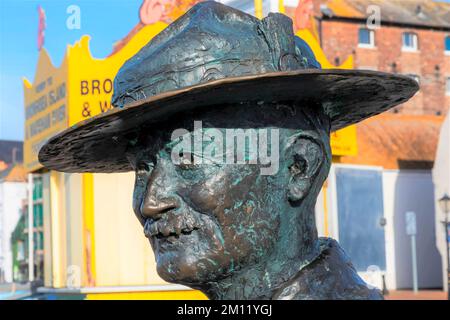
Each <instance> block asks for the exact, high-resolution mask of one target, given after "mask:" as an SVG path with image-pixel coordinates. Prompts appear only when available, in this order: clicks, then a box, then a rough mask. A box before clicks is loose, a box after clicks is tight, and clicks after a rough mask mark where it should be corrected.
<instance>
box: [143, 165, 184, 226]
mask: <svg viewBox="0 0 450 320" xmlns="http://www.w3.org/2000/svg"><path fill="white" fill-rule="evenodd" d="M165 172H166V170H164V169H163V168H161V167H157V168H155V169H154V171H153V172H152V175H151V177H150V179H149V181H148V184H147V190H146V192H145V195H144V199H143V201H142V203H141V207H140V212H141V215H142V216H143V217H144V218H151V219H159V218H161V216H162V215H163V214H164V213H166V212H168V211H170V210H172V209H176V208H178V207H179V202H178V200H177V197H175V196H173V194H171V193H172V191H173V190H172V187H173V185H174V182H173V181H172V179H171V178H170V175H169V174H165ZM171 186H172V187H171Z"/></svg>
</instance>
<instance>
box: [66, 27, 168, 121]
mask: <svg viewBox="0 0 450 320" xmlns="http://www.w3.org/2000/svg"><path fill="white" fill-rule="evenodd" d="M166 26H167V24H166V23H163V22H157V23H154V24H151V25H147V26H145V27H144V28H142V29H141V30H140V31H139V32H138V33H137V34H136V35H135V36H134V37H133V38H132V39H131V40H130V41H129V42H128V43H127V44H126V45H125V46H124V47H123V48H122V49H121V50H120V51H118V52H116V53H115V54H113V55H111V56H109V57H107V58H105V59H95V58H93V57H92V55H91V53H90V51H89V36H83V37H82V38H81V39H80V41H78V42H77V43H75V45H74V46H71V47H69V50H68V52H69V77H70V81H69V92H70V96H69V106H70V107H69V125H70V126H72V125H74V124H75V123H77V122H79V121H82V120H85V119H87V118H90V117H92V116H95V115H97V114H99V113H102V112H105V111H108V110H109V109H111V97H112V94H113V81H114V77H115V76H116V74H117V72H118V71H119V69H120V67H121V66H122V65H123V64H124V63H125V61H126V60H128V59H129V58H131V57H132V56H133V55H135V54H136V53H137V52H138V51H139V50H140V49H141V48H142V47H143V46H144V45H145V44H147V42H148V41H149V40H150V39H152V38H153V37H154V36H155V35H157V34H158V33H160V32H161V31H162V30H163V29H164V28H165V27H166Z"/></svg>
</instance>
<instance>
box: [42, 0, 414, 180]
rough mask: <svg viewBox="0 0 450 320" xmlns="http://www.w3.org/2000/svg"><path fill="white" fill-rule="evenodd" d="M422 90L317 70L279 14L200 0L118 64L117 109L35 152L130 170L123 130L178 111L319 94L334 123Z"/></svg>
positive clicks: (60, 164)
mask: <svg viewBox="0 0 450 320" xmlns="http://www.w3.org/2000/svg"><path fill="white" fill-rule="evenodd" d="M417 90H418V85H417V83H416V81H414V80H413V79H411V78H409V77H405V76H400V75H393V74H388V73H383V72H375V71H363V70H325V69H321V68H320V64H319V63H317V61H316V59H315V57H314V54H313V53H312V51H311V49H310V48H309V47H308V45H307V44H306V43H305V42H304V41H303V40H301V39H300V38H298V37H296V36H294V33H293V28H292V21H291V20H290V19H289V18H288V17H286V16H284V15H282V14H269V16H268V17H266V18H264V19H263V20H259V19H257V18H255V17H252V16H250V15H248V14H245V13H243V12H241V11H239V10H236V9H233V8H230V7H227V6H225V5H222V4H220V3H216V2H210V1H208V2H202V3H199V4H197V5H195V6H194V7H192V9H191V10H189V11H188V12H187V13H186V14H184V15H183V16H182V17H180V18H179V19H178V20H176V21H175V22H173V23H172V24H170V25H169V26H168V27H167V28H166V29H165V30H164V31H162V32H161V33H160V34H158V35H157V36H156V37H154V38H153V39H152V40H151V41H150V42H149V43H148V44H147V45H146V46H145V47H143V48H142V49H141V50H140V51H139V52H138V53H137V54H136V55H135V56H133V57H132V58H131V59H130V60H128V61H127V62H126V63H125V64H124V65H123V66H122V68H121V69H120V70H119V72H118V74H117V76H116V78H115V80H114V95H113V99H112V104H113V106H114V108H113V109H112V110H110V111H108V112H106V113H103V114H100V115H98V116H96V117H93V118H91V119H88V120H86V121H83V122H80V123H79V124H77V125H75V126H73V127H71V128H69V129H67V130H65V131H63V132H61V133H59V134H58V135H56V136H54V137H52V138H50V139H49V141H48V142H47V143H46V144H45V145H44V146H43V147H42V148H41V150H40V152H39V161H40V162H41V163H42V164H43V165H44V166H45V167H47V168H48V169H52V170H58V171H65V172H124V171H130V170H132V168H131V166H130V164H129V162H128V160H127V158H126V156H125V150H126V148H127V137H129V136H130V134H132V133H135V132H137V131H139V130H140V128H142V127H143V126H145V127H148V126H151V125H152V124H155V123H159V122H162V121H170V119H171V117H173V115H174V114H175V113H178V112H183V111H188V110H193V109H195V108H207V109H208V110H210V109H213V108H220V107H221V106H223V105H225V104H228V105H229V104H236V105H238V106H239V105H241V106H239V107H245V104H240V103H241V102H260V101H265V102H277V101H280V102H289V101H291V102H295V101H303V100H308V101H311V100H315V101H317V102H319V103H320V104H318V105H321V106H322V107H323V108H324V110H325V112H326V114H327V115H328V116H329V117H330V121H331V130H332V131H334V130H337V129H340V128H343V127H345V126H348V125H351V124H354V123H356V122H359V121H361V120H363V119H365V118H368V117H370V116H373V115H376V114H378V113H381V112H383V111H385V110H388V109H390V108H392V107H394V106H396V105H398V104H400V103H403V102H405V101H407V100H408V99H409V98H411V97H412V96H413V95H414V93H415V92H416V91H417Z"/></svg>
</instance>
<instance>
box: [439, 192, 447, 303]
mask: <svg viewBox="0 0 450 320" xmlns="http://www.w3.org/2000/svg"><path fill="white" fill-rule="evenodd" d="M439 206H440V208H441V211H442V212H443V213H444V216H445V219H444V221H443V223H444V228H445V249H446V254H447V300H450V281H449V280H450V261H449V253H448V249H449V248H448V222H449V217H448V216H449V213H450V197H449V196H448V194H444V196H443V197H442V198H440V199H439Z"/></svg>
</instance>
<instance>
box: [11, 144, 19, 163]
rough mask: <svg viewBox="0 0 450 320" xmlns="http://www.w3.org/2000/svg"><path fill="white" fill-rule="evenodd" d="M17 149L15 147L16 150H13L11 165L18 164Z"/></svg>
mask: <svg viewBox="0 0 450 320" xmlns="http://www.w3.org/2000/svg"><path fill="white" fill-rule="evenodd" d="M17 151H18V150H17V148H16V147H14V148H12V151H11V152H12V157H11V163H12V164H16V162H17Z"/></svg>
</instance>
